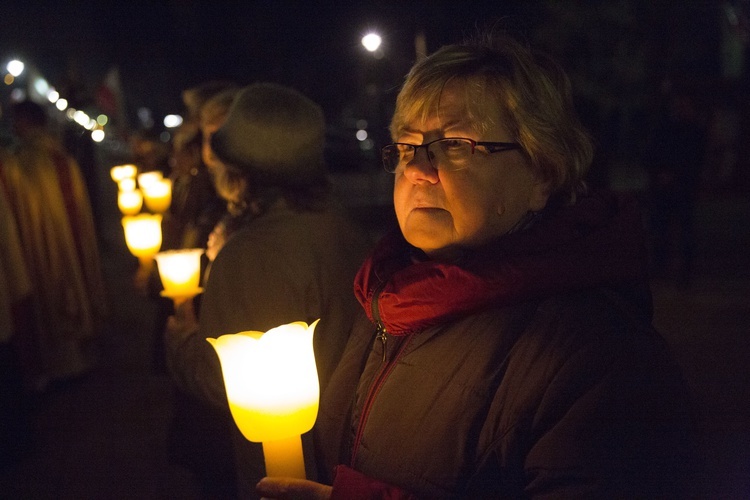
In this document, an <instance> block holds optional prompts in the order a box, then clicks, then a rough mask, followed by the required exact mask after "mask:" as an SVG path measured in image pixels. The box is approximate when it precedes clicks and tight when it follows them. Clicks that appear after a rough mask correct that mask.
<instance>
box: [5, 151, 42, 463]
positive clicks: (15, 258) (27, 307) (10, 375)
mask: <svg viewBox="0 0 750 500" xmlns="http://www.w3.org/2000/svg"><path fill="white" fill-rule="evenodd" d="M9 161H13V160H12V159H11V158H10V157H9V156H8V155H7V154H6V153H5V152H4V151H3V150H2V149H1V148H0V173H1V172H2V171H3V168H4V165H5V164H6V163H7V162H9ZM1 181H2V175H0V449H1V450H3V452H2V453H0V471H2V470H6V469H7V468H9V467H11V466H13V465H14V464H15V463H17V462H18V460H20V458H21V457H22V456H23V454H24V453H25V452H26V450H27V449H28V448H29V445H30V444H31V443H30V442H31V423H30V421H31V415H30V412H29V399H30V394H28V393H27V391H26V390H25V388H24V373H23V368H22V367H23V363H22V355H23V352H22V348H23V346H24V344H25V343H27V342H28V341H29V340H30V339H33V335H34V332H33V325H34V322H33V317H34V316H33V302H32V293H33V289H32V283H31V278H30V276H29V272H28V269H27V268H26V261H25V259H24V255H23V249H22V248H21V239H20V237H19V234H18V228H17V227H16V220H15V218H14V217H13V213H12V211H11V207H10V205H9V204H8V199H7V192H6V188H5V185H3V183H2V182H1Z"/></svg>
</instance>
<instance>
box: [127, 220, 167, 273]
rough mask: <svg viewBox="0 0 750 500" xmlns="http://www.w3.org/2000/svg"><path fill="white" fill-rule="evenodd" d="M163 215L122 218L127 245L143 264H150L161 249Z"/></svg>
mask: <svg viewBox="0 0 750 500" xmlns="http://www.w3.org/2000/svg"><path fill="white" fill-rule="evenodd" d="M161 219H162V216H161V214H139V215H126V216H125V217H123V218H122V225H123V228H124V230H125V244H126V245H127V246H128V250H130V253H132V254H133V255H135V256H136V257H138V259H139V260H140V261H141V263H142V264H148V263H150V262H151V261H152V260H153V258H154V255H156V253H157V252H158V251H159V249H160V248H161Z"/></svg>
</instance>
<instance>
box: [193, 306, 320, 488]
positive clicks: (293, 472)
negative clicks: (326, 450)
mask: <svg viewBox="0 0 750 500" xmlns="http://www.w3.org/2000/svg"><path fill="white" fill-rule="evenodd" d="M317 323H318V322H317V321H315V322H313V323H312V324H311V325H309V326H308V325H307V324H306V323H303V322H295V323H290V324H288V325H282V326H278V327H276V328H272V329H271V330H268V331H267V332H265V333H261V332H255V331H248V332H241V333H237V334H234V335H222V336H221V337H219V338H218V339H212V338H209V339H206V340H208V342H210V343H211V345H212V346H213V347H214V349H216V352H217V354H218V355H219V360H220V362H221V371H222V374H223V376H224V386H225V387H226V392H227V399H228V402H229V408H230V410H231V412H232V418H233V419H234V422H235V424H236V425H237V427H238V428H239V429H240V431H241V432H242V434H243V435H244V436H245V438H246V439H248V440H249V441H253V442H256V443H263V455H264V458H265V462H266V475H268V476H285V477H296V478H300V479H304V478H305V477H306V476H305V463H304V458H303V455H302V439H301V435H302V434H303V433H305V432H307V431H309V430H310V429H312V427H313V424H315V419H316V418H317V416H318V399H319V396H320V388H319V385H318V373H317V369H316V367H315V356H314V354H313V345H312V338H313V332H314V331H315V326H316V325H317Z"/></svg>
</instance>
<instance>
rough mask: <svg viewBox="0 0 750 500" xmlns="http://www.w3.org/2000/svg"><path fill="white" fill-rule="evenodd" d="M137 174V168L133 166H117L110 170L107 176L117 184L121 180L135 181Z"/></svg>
mask: <svg viewBox="0 0 750 500" xmlns="http://www.w3.org/2000/svg"><path fill="white" fill-rule="evenodd" d="M137 172H138V167H136V166H135V165H117V166H116V167H112V168H111V169H110V171H109V174H110V175H111V176H112V180H113V181H115V182H117V183H118V184H119V183H120V181H122V180H123V179H135V175H136V173H137Z"/></svg>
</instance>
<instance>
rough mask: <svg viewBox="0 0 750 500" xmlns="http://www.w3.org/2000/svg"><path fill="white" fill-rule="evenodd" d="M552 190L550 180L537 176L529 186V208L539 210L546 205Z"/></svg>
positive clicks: (534, 210) (533, 210)
mask: <svg viewBox="0 0 750 500" xmlns="http://www.w3.org/2000/svg"><path fill="white" fill-rule="evenodd" d="M551 192H552V181H551V180H546V179H541V178H538V179H537V181H536V182H535V183H534V185H533V186H532V187H531V193H530V195H529V210H531V211H532V212H541V211H542V210H543V209H544V207H546V206H547V201H548V200H549V197H550V194H551Z"/></svg>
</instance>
